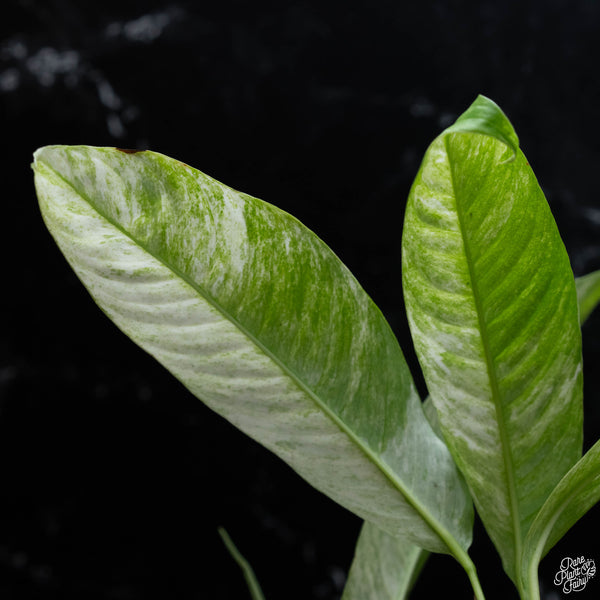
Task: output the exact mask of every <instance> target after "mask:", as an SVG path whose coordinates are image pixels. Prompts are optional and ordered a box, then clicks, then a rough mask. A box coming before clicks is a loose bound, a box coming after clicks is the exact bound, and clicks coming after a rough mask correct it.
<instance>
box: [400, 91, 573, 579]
mask: <svg viewBox="0 0 600 600" xmlns="http://www.w3.org/2000/svg"><path fill="white" fill-rule="evenodd" d="M482 102H487V103H488V105H487V112H488V113H490V114H491V115H492V117H490V119H489V127H487V128H486V127H481V126H478V127H476V128H474V130H473V131H470V130H469V129H468V127H467V126H466V125H465V124H468V123H469V122H470V121H471V119H470V118H469V112H470V110H471V109H469V110H468V111H467V113H466V116H465V117H463V118H462V119H461V121H462V126H461V128H460V129H459V130H457V129H456V128H454V129H453V128H450V129H449V130H447V131H446V132H444V133H443V134H442V135H441V136H440V137H438V138H437V139H436V140H435V141H434V142H433V143H432V145H431V146H430V147H429V149H428V150H427V153H426V155H425V158H424V160H423V163H422V165H421V168H420V170H419V173H418V175H417V177H416V180H415V182H414V184H413V187H412V189H411V192H410V197H409V202H408V206H407V210H406V217H405V224H404V233H403V263H402V267H403V284H404V294H405V300H406V305H407V311H408V317H409V322H410V327H411V332H412V335H413V339H414V342H415V347H416V350H417V354H418V357H419V360H420V363H421V366H422V368H423V372H424V375H425V379H426V382H427V386H428V388H429V392H430V394H431V398H432V401H433V403H434V405H435V408H436V409H437V413H438V416H439V419H440V424H441V427H442V430H443V433H444V439H445V440H446V442H447V443H448V445H449V447H450V449H451V451H452V453H453V455H454V457H455V460H456V461H457V463H458V465H459V467H460V468H461V470H462V472H463V474H464V475H465V478H466V480H467V483H468V484H469V487H470V489H471V492H472V494H473V497H474V501H475V504H476V507H477V510H478V512H479V513H480V515H481V518H482V521H483V523H484V525H485V527H486V529H487V531H488V533H489V534H490V537H491V538H492V540H493V542H494V544H495V545H496V548H497V549H498V551H499V553H500V555H501V557H502V560H503V565H504V568H505V570H506V572H507V573H508V574H509V576H510V577H511V578H512V579H513V581H515V583H516V584H517V586H518V587H520V584H519V581H518V578H519V576H520V573H521V570H520V562H521V553H522V547H523V538H524V536H525V534H526V533H527V531H528V529H529V526H530V524H531V522H532V521H533V519H534V518H535V516H536V513H537V511H538V510H539V509H540V507H541V506H542V504H543V503H544V501H545V500H546V498H547V497H548V495H549V494H550V492H551V491H552V490H553V489H554V487H555V485H556V484H557V483H558V481H559V480H560V479H561V478H562V476H563V475H564V474H565V473H566V472H567V471H568V469H569V468H570V467H571V466H572V465H573V464H574V463H575V462H576V461H577V460H578V459H579V457H580V456H581V445H582V398H581V396H582V375H581V372H582V365H581V332H580V328H579V321H578V309H577V297H576V293H575V283H574V279H573V275H572V272H571V268H570V264H569V259H568V257H567V254H566V251H565V248H564V245H563V243H562V241H561V239H560V236H559V234H558V230H557V228H556V224H555V223H554V219H553V218H552V214H551V213H550V210H549V207H548V205H547V203H546V200H545V198H544V196H543V193H542V191H541V189H540V187H539V185H538V183H537V181H536V179H535V176H534V174H533V172H532V170H531V167H530V166H529V164H528V163H527V161H526V159H525V157H524V156H523V153H522V152H521V151H520V150H517V151H516V153H515V156H514V159H513V160H512V161H507V160H506V151H507V148H506V145H507V143H508V142H507V139H508V140H510V138H511V137H514V139H516V135H515V136H511V135H509V134H507V133H506V132H507V130H508V129H509V127H511V126H510V123H509V122H508V119H506V117H505V116H504V115H503V113H501V111H500V110H499V109H497V107H496V106H495V105H494V104H493V103H492V102H491V101H489V100H485V99H482V98H479V99H478V101H477V105H476V107H475V108H476V109H477V110H476V111H475V115H476V117H477V118H480V117H481V115H482V114H483V111H482V110H481V103H482ZM511 129H512V128H511ZM494 131H500V132H502V134H501V135H500V134H498V135H496V134H495V133H494ZM482 132H483V133H482Z"/></svg>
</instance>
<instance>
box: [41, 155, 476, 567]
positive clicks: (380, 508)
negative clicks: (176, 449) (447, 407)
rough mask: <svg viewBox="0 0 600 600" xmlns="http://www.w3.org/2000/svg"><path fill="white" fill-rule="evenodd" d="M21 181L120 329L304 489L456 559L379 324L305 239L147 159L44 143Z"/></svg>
mask: <svg viewBox="0 0 600 600" xmlns="http://www.w3.org/2000/svg"><path fill="white" fill-rule="evenodd" d="M34 171H35V180H36V188H37V192H38V197H39V200H40V206H41V210H42V214H43V217H44V220H45V222H46V224H47V226H48V228H49V230H50V231H51V233H52V235H53V236H54V238H55V240H56V241H57V243H58V245H59V247H60V248H61V250H62V252H63V253H64V255H65V256H66V258H67V260H68V261H69V263H70V264H71V266H72V267H73V269H74V270H75V271H76V273H77V274H78V276H79V278H80V279H81V280H82V282H83V283H84V284H85V285H86V287H87V288H88V290H89V291H90V293H91V295H92V296H93V298H94V299H95V301H96V302H97V303H98V304H99V305H100V307H101V308H102V309H103V310H104V312H105V313H106V314H107V315H108V316H109V317H110V318H111V319H113V320H114V321H115V323H116V324H117V325H118V326H119V327H120V328H121V329H122V330H123V331H124V332H125V333H126V334H127V335H129V336H130V337H131V338H132V339H133V340H134V341H136V342H137V343H138V344H139V345H140V346H142V347H143V348H144V349H145V350H146V351H148V352H149V353H150V354H151V355H153V356H154V357H155V358H156V359H157V360H158V361H159V362H161V363H162V364H163V365H164V366H166V367H167V368H168V369H169V370H170V371H171V372H172V373H173V374H174V375H175V376H176V377H177V378H178V379H179V380H180V381H182V382H183V383H184V385H186V386H187V387H188V389H190V390H191V392H192V393H194V394H195V395H197V396H198V397H199V398H201V399H202V400H203V401H204V402H205V403H206V404H207V405H208V406H210V407H211V408H212V409H214V410H215V411H216V412H218V413H219V414H221V415H222V416H224V417H225V418H226V419H228V420H229V421H230V422H231V423H233V424H234V425H236V426H237V427H239V428H240V429H241V430H243V431H244V432H246V433H247V434H248V435H250V436H251V437H253V438H254V439H256V440H257V441H259V442H260V443H261V444H263V445H264V446H266V447H267V448H269V449H270V450H272V451H273V452H274V453H276V454H277V455H279V456H280V457H281V458H282V459H284V460H285V461H286V462H288V463H289V464H290V465H291V466H292V467H293V468H294V469H295V470H296V471H297V472H298V473H299V474H300V475H302V477H304V478H305V479H306V480H307V481H309V482H310V483H311V484H312V485H313V486H315V487H316V488H317V489H319V490H321V491H322V492H324V493H326V494H327V495H329V496H330V497H331V498H333V499H334V500H336V501H337V502H339V503H340V504H342V505H343V506H345V507H347V508H348V509H350V510H352V511H353V512H355V513H356V514H358V515H359V516H361V517H362V518H364V519H367V520H370V521H372V522H374V523H376V524H377V525H378V526H379V527H381V528H383V529H385V530H386V531H388V532H390V533H392V534H400V535H403V536H404V537H405V538H406V539H409V540H411V541H412V542H414V543H418V544H419V545H421V546H423V547H425V548H428V549H430V550H434V551H438V552H452V553H454V554H455V555H459V556H462V558H461V561H462V562H463V564H465V561H467V562H468V559H467V558H465V557H466V555H464V556H463V554H464V549H465V548H467V547H468V545H469V543H470V537H471V527H472V507H471V501H470V498H469V497H468V493H467V492H466V491H465V486H464V483H463V481H462V479H461V478H460V476H459V474H458V473H457V470H456V467H455V465H454V463H453V461H452V458H451V456H450V454H449V452H448V449H447V448H446V446H445V445H444V444H443V443H442V442H441V441H440V440H439V439H438V438H437V437H436V435H435V434H434V433H433V431H432V430H431V427H430V426H429V424H428V423H427V421H426V419H425V417H424V415H423V411H422V409H421V405H420V401H419V398H418V395H417V393H416V391H415V388H414V385H413V382H412V378H411V376H410V373H409V371H408V368H407V366H406V363H405V361H404V358H403V356H402V352H401V350H400V347H399V346H398V343H397V341H396V339H395V337H394V335H393V333H392V331H391V329H390V328H389V326H388V324H387V322H386V321H385V319H384V318H383V316H382V315H381V313H380V311H379V310H378V309H377V308H376V307H375V305H374V304H373V302H372V301H371V300H370V299H369V298H368V296H367V294H366V293H365V292H364V290H363V289H362V288H361V287H360V285H359V284H358V283H357V282H356V280H355V279H354V277H353V276H352V275H351V273H350V272H349V271H348V270H347V269H346V268H345V267H344V266H343V264H342V263H341V262H340V261H339V259H338V258H337V257H336V256H335V255H334V254H333V252H331V250H330V249H329V248H328V247H327V246H326V245H325V244H324V243H323V242H322V241H321V240H320V239H319V238H318V237H317V236H315V235H314V234H313V233H312V232H310V231H309V230H307V229H306V228H305V227H304V226H303V225H302V224H301V223H299V222H298V221H297V220H296V219H294V218H293V217H291V216H290V215H288V214H286V213H284V212H283V211H281V210H279V209H277V208H275V207H274V206H272V205H270V204H267V203H265V202H262V201H260V200H257V199H255V198H252V197H250V196H248V195H246V194H242V193H238V192H236V191H234V190H232V189H230V188H228V187H227V186H224V185H222V184H220V183H219V182H217V181H215V180H214V179H211V178H210V177H208V176H206V175H204V174H202V173H200V172H199V171H197V170H195V169H192V168H191V167H189V166H187V165H184V164H183V163H180V162H178V161H176V160H173V159H170V158H167V157H165V156H163V155H160V154H156V153H153V152H149V151H144V152H136V153H130V152H123V151H119V150H116V149H106V148H105V149H102V148H91V147H61V146H53V147H46V148H43V149H40V150H38V151H37V152H36V155H35V162H34ZM431 482H435V486H432V485H431Z"/></svg>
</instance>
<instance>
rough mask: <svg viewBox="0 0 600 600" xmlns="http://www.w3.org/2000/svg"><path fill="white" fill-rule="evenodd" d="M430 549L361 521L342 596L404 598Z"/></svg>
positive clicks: (350, 598) (358, 599)
mask: <svg viewBox="0 0 600 600" xmlns="http://www.w3.org/2000/svg"><path fill="white" fill-rule="evenodd" d="M428 555H429V552H427V551H426V550H422V549H421V548H418V547H417V546H415V545H414V544H410V543H408V542H407V541H406V540H403V539H399V538H394V537H392V536H391V535H389V534H388V533H386V532H385V531H382V530H381V529H379V528H378V527H376V526H375V525H373V524H371V523H364V524H363V527H362V529H361V532H360V535H359V537H358V542H357V544H356V552H355V555H354V560H353V561H352V566H351V568H350V573H349V574H348V581H347V583H346V587H345V588H344V594H343V595H342V600H404V599H405V598H406V597H407V596H408V593H409V592H410V590H411V589H412V587H413V585H414V584H415V582H416V580H417V577H418V576H419V573H420V572H421V569H422V568H423V566H424V565H425V561H426V560H427V557H428Z"/></svg>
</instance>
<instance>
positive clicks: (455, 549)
mask: <svg viewBox="0 0 600 600" xmlns="http://www.w3.org/2000/svg"><path fill="white" fill-rule="evenodd" d="M37 161H39V162H41V163H42V164H44V165H45V166H46V167H47V168H48V169H49V170H50V171H52V173H54V174H55V175H56V176H57V177H58V178H59V179H60V180H62V181H63V182H64V183H65V184H66V185H67V186H69V187H70V188H71V189H72V190H73V191H74V192H75V194H76V195H78V196H79V197H81V198H82V199H83V200H84V201H85V202H86V203H87V204H88V205H89V206H90V207H91V208H92V209H93V210H94V211H95V212H96V213H97V214H98V215H99V216H100V217H102V218H103V219H105V220H106V221H107V222H108V223H109V224H110V225H112V226H113V227H115V229H117V230H118V231H120V232H121V233H122V234H123V235H125V236H126V237H127V238H129V239H130V240H131V241H132V242H133V243H134V244H135V245H136V246H138V247H140V248H141V249H142V250H143V251H144V252H147V253H148V254H149V255H150V256H152V257H153V258H154V259H155V260H157V261H158V262H160V263H162V264H163V265H164V266H165V267H166V268H167V269H168V270H170V271H172V272H173V273H175V275H177V276H178V277H179V278H181V279H182V280H183V281H184V282H185V283H187V284H188V285H189V286H190V287H191V288H192V289H193V290H194V291H196V292H197V293H198V294H199V295H200V296H201V297H202V298H204V300H205V301H206V302H208V303H209V304H210V305H211V306H212V307H213V308H215V309H216V310H217V311H218V312H219V313H221V315H223V317H224V318H225V319H226V320H228V321H230V322H231V323H233V325H235V327H237V328H238V329H239V331H240V332H241V333H242V334H243V335H245V336H246V337H247V338H248V339H249V340H250V341H251V342H252V343H253V344H255V345H256V346H257V347H258V348H259V349H260V350H261V351H262V352H264V354H265V355H266V356H267V357H269V358H270V359H271V360H272V361H273V362H274V363H275V364H276V365H277V366H278V367H279V368H280V369H281V370H282V371H283V372H284V373H286V374H287V375H288V376H289V377H290V379H291V380H292V381H293V382H294V383H295V384H296V385H297V386H298V387H299V388H300V389H301V390H302V391H303V392H304V393H305V394H306V395H308V396H309V397H310V398H311V399H312V400H313V401H314V402H315V404H316V405H317V406H318V407H319V408H320V409H321V410H322V411H323V412H324V413H325V415H327V416H328V417H329V418H330V419H331V420H332V421H333V423H335V425H336V426H337V427H338V428H339V429H340V430H341V431H342V432H343V433H345V434H346V435H347V436H348V437H349V438H350V440H351V441H352V442H353V443H354V444H355V445H356V446H357V447H358V448H359V449H360V450H361V451H362V452H363V454H364V455H365V456H366V457H367V458H368V459H369V460H370V461H371V462H372V463H373V464H374V465H375V466H376V467H377V468H378V469H379V470H380V471H381V473H382V474H383V475H384V476H385V477H386V478H387V479H388V480H389V481H390V483H391V484H392V485H393V487H395V488H396V489H397V490H398V491H399V492H400V493H401V494H402V496H403V497H404V499H405V500H406V502H407V503H408V504H409V505H410V506H412V507H413V509H415V511H416V512H417V513H418V514H419V515H420V516H421V518H422V519H423V520H424V521H425V523H426V524H427V525H428V526H429V527H430V529H431V530H432V531H433V532H434V533H436V535H437V536H438V537H439V538H440V539H441V540H442V541H443V542H444V543H445V544H446V546H447V547H448V549H449V550H450V551H451V553H452V554H453V555H454V556H455V557H456V558H457V560H459V562H460V563H461V564H463V565H464V564H465V562H467V561H468V562H470V559H469V558H468V555H467V554H466V552H465V551H464V550H463V548H462V547H461V546H460V545H459V544H458V542H457V541H456V539H455V538H454V537H453V536H452V534H451V533H450V532H449V531H448V530H447V529H446V528H445V527H444V526H442V525H441V524H440V523H439V522H438V520H437V519H436V518H435V517H434V516H433V515H432V514H430V513H429V511H428V510H426V509H425V508H424V507H423V505H422V504H421V503H419V502H418V501H417V500H416V498H414V497H413V495H412V494H411V493H410V492H409V491H408V489H406V488H405V486H404V484H403V482H402V481H401V480H400V479H399V478H398V477H397V476H396V474H395V472H394V471H392V470H391V469H390V467H388V465H387V464H386V463H384V462H382V461H381V460H380V459H379V457H378V456H377V455H376V454H375V452H374V451H372V450H371V449H370V448H369V447H368V446H367V445H365V444H364V443H363V442H362V440H361V439H360V438H359V437H358V435H357V434H356V433H354V431H353V430H352V429H350V428H349V427H348V426H346V424H345V423H344V422H343V421H342V420H341V419H340V418H339V417H338V416H337V415H336V414H335V413H334V412H333V411H332V410H331V409H330V408H329V407H328V406H327V405H326V404H325V403H324V402H323V401H322V400H321V399H320V398H319V397H318V396H317V395H316V394H315V393H314V392H313V391H312V390H311V389H310V388H309V387H308V386H307V385H306V384H305V383H304V382H303V381H302V379H301V378H300V376H299V375H297V374H296V373H295V372H294V371H293V370H292V369H291V368H290V367H289V366H288V365H286V364H284V363H283V362H282V361H281V360H280V359H279V358H278V357H277V356H276V355H275V354H273V353H272V352H271V350H269V348H267V347H266V346H265V345H264V344H263V343H262V342H261V341H260V340H258V339H257V338H256V337H255V336H254V335H253V334H252V333H251V332H250V331H248V329H247V328H246V327H244V326H243V325H242V324H241V323H240V322H239V321H238V320H237V319H236V318H235V317H234V316H233V315H231V314H229V313H228V311H227V310H225V309H224V308H223V307H222V306H221V305H220V304H219V303H218V302H217V301H216V300H215V299H214V298H213V297H212V296H211V295H210V294H209V293H208V292H207V291H206V290H205V289H204V288H203V287H202V286H201V285H199V284H198V283H197V282H195V281H194V280H192V279H191V278H190V277H188V276H187V275H186V274H185V273H183V272H182V271H180V270H179V269H178V268H177V267H174V266H172V265H171V264H170V263H168V262H167V261H166V260H164V259H163V258H162V257H160V256H157V255H156V254H155V253H154V252H152V251H151V250H149V249H148V248H146V246H145V245H144V244H142V243H140V242H139V241H138V240H136V239H135V238H134V237H133V236H132V235H131V234H130V233H129V232H128V231H127V230H126V229H124V228H123V227H122V226H121V225H120V224H119V223H116V222H115V221H114V220H113V219H112V218H110V217H109V216H108V215H106V214H104V213H103V212H102V211H101V210H99V209H98V207H97V206H96V205H95V204H94V203H93V202H92V201H91V199H90V198H89V197H88V196H87V195H86V194H84V193H82V192H81V191H80V190H78V189H77V188H76V187H75V186H74V185H73V183H72V182H71V181H69V180H68V179H67V178H66V177H64V176H63V175H62V174H61V173H59V172H58V171H56V170H55V169H54V168H53V167H52V166H51V165H49V164H48V163H46V162H44V161H43V160H41V159H40V158H37ZM107 166H109V168H111V169H112V167H111V166H110V165H107Z"/></svg>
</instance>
